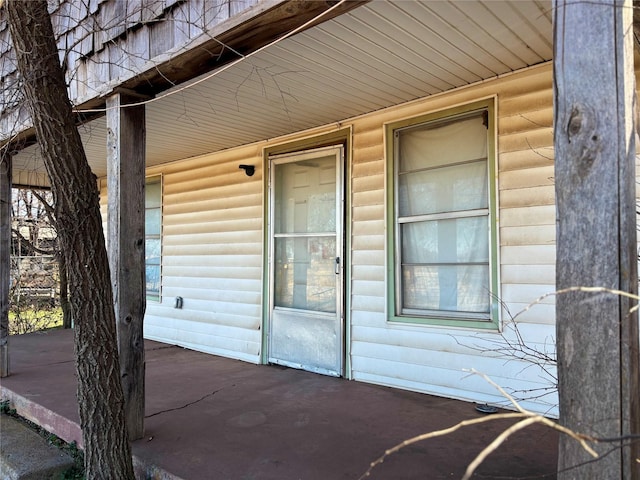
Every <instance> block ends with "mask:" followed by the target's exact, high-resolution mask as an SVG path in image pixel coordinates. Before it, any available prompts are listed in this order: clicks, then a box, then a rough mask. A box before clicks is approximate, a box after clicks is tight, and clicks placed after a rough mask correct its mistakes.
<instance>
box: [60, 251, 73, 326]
mask: <svg viewBox="0 0 640 480" xmlns="http://www.w3.org/2000/svg"><path fill="white" fill-rule="evenodd" d="M56 260H57V261H58V273H59V278H60V308H61V309H62V328H71V327H72V326H73V317H72V316H71V305H70V304H69V280H68V279H67V260H66V258H65V256H64V252H63V251H62V250H60V251H58V253H57V254H56Z"/></svg>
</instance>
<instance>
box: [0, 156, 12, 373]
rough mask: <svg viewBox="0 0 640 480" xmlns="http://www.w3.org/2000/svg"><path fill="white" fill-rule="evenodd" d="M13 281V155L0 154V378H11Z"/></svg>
mask: <svg viewBox="0 0 640 480" xmlns="http://www.w3.org/2000/svg"><path fill="white" fill-rule="evenodd" d="M10 281H11V153H10V152H9V150H8V149H6V148H5V149H3V150H2V151H1V152H0V377H7V376H9V286H10V285H9V282H10Z"/></svg>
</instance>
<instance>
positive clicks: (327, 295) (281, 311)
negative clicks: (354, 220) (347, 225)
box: [268, 147, 344, 376]
mask: <svg viewBox="0 0 640 480" xmlns="http://www.w3.org/2000/svg"><path fill="white" fill-rule="evenodd" d="M342 171H343V154H342V147H329V148H322V149H317V150H308V151H304V152H300V153H295V154H287V155H280V156H276V157H271V158H270V196H271V198H270V208H271V211H270V242H269V243H270V259H271V261H270V302H271V303H270V315H269V332H268V335H269V336H268V340H269V341H268V345H269V346H268V348H269V355H268V360H269V362H271V363H277V364H280V365H286V366H289V367H294V368H301V369H304V370H309V371H312V372H317V373H324V374H327V375H335V376H340V375H342V365H343V361H342V360H343V355H344V354H343V343H344V342H343V337H344V328H343V307H342V304H343V301H342V299H343V295H342V272H343V268H342V261H343V253H342V231H343V219H342V217H343V213H342V212H343V207H342V197H343V191H342V185H343V182H342Z"/></svg>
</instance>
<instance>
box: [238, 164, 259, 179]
mask: <svg viewBox="0 0 640 480" xmlns="http://www.w3.org/2000/svg"><path fill="white" fill-rule="evenodd" d="M240 168H241V169H242V170H244V173H246V174H247V177H252V176H253V174H254V173H256V167H254V166H253V165H240Z"/></svg>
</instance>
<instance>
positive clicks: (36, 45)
mask: <svg viewBox="0 0 640 480" xmlns="http://www.w3.org/2000/svg"><path fill="white" fill-rule="evenodd" d="M5 8H6V12H7V18H8V21H9V28H10V32H11V36H12V39H13V43H14V51H15V52H16V53H17V60H18V69H19V72H20V75H21V77H22V82H23V84H22V87H23V91H24V93H25V97H26V100H27V101H28V103H29V106H30V109H31V115H32V119H33V123H34V127H35V130H36V134H37V137H38V141H39V144H40V147H41V151H42V156H43V159H44V163H45V166H46V169H47V173H48V174H49V178H50V180H51V185H52V191H53V194H54V198H55V209H56V220H57V227H58V228H57V230H58V235H59V237H58V238H59V241H60V246H61V249H62V250H63V251H64V254H65V257H66V259H67V274H68V277H69V291H70V294H71V302H70V303H71V310H72V314H73V318H74V321H75V329H74V345H75V353H76V370H77V375H78V406H79V411H80V422H81V426H82V435H83V440H84V447H85V467H86V478H87V479H89V480H93V479H114V480H126V479H133V478H134V474H133V466H132V459H131V448H130V445H129V442H128V438H127V430H126V425H125V416H124V399H123V393H122V384H121V383H120V376H119V372H120V368H119V364H118V354H117V343H116V330H115V315H114V310H113V303H112V302H113V296H112V293H111V280H110V276H109V263H108V260H107V252H106V249H105V242H104V235H103V231H102V219H101V216H100V208H99V193H98V190H97V184H96V181H95V177H94V175H93V174H92V173H91V170H90V168H89V165H88V163H87V160H86V156H85V153H84V149H83V146H82V143H81V141H80V135H79V133H78V130H77V128H76V126H75V123H74V118H73V114H72V111H71V104H70V102H69V98H68V94H67V89H66V85H65V82H64V74H63V71H62V68H61V66H60V62H59V59H58V50H57V47H56V44H55V40H54V34H53V29H52V26H51V19H50V17H49V14H48V12H47V2H46V0H37V1H36V0H34V1H28V2H25V1H22V0H7V1H6V2H5Z"/></svg>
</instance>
